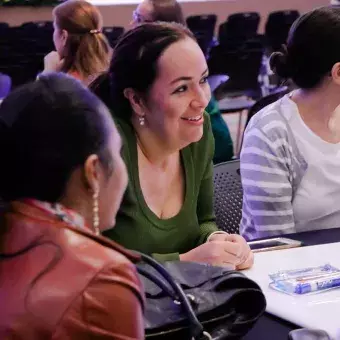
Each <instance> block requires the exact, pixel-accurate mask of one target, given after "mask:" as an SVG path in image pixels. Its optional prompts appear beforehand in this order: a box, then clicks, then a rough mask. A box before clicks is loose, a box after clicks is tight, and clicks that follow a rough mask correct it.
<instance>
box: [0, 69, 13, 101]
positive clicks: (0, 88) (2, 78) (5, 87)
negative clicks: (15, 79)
mask: <svg viewBox="0 0 340 340" xmlns="http://www.w3.org/2000/svg"><path fill="white" fill-rule="evenodd" d="M11 88H12V79H11V77H10V76H8V75H7V74H3V73H0V101H1V100H2V99H4V98H5V97H6V96H7V95H8V94H9V93H10V92H11Z"/></svg>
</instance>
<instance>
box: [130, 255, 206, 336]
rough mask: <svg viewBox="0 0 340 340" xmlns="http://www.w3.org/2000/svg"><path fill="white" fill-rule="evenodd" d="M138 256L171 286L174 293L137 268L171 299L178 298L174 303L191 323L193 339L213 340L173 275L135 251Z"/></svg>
mask: <svg viewBox="0 0 340 340" xmlns="http://www.w3.org/2000/svg"><path fill="white" fill-rule="evenodd" d="M134 252H135V253H136V254H138V255H139V256H140V257H141V259H142V261H143V262H145V263H146V264H148V265H149V266H150V267H152V268H153V269H155V270H156V271H157V272H158V273H159V274H160V275H161V276H162V277H163V278H164V279H165V281H166V282H167V283H168V284H169V286H171V288H172V289H173V293H172V292H171V291H170V290H169V287H167V286H166V285H165V284H164V283H163V282H162V280H160V279H159V278H157V277H156V276H154V275H153V274H152V273H149V272H148V273H147V274H146V273H145V270H144V269H142V268H138V266H137V271H138V272H139V273H140V274H141V275H143V276H146V277H147V278H148V279H149V280H151V281H153V282H154V283H155V284H156V285H157V286H159V287H160V288H161V289H163V290H164V291H165V292H166V293H168V294H169V295H170V297H171V298H173V299H174V297H176V299H175V300H174V303H179V304H180V306H181V307H182V309H183V311H184V312H185V313H186V315H187V317H188V319H189V323H190V326H189V328H190V334H191V337H192V339H193V340H194V339H202V337H203V339H207V340H212V337H211V335H210V334H209V333H207V332H205V331H204V329H203V326H202V324H201V323H200V321H199V320H198V318H197V316H196V314H195V312H194V310H193V308H192V306H191V303H190V301H189V299H188V297H187V296H186V295H185V292H184V290H183V289H182V287H181V286H180V284H178V283H177V282H176V281H175V280H174V279H173V277H172V276H171V274H170V273H169V272H168V270H167V269H166V268H165V267H164V266H163V265H161V264H160V263H158V262H157V261H156V260H154V259H153V258H152V257H150V256H148V255H145V254H142V253H140V252H137V251H134Z"/></svg>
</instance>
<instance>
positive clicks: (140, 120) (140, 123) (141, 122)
mask: <svg viewBox="0 0 340 340" xmlns="http://www.w3.org/2000/svg"><path fill="white" fill-rule="evenodd" d="M138 119H139V125H141V126H143V125H145V118H144V116H140V117H138Z"/></svg>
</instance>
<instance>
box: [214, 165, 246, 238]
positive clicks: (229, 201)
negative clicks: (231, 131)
mask: <svg viewBox="0 0 340 340" xmlns="http://www.w3.org/2000/svg"><path fill="white" fill-rule="evenodd" d="M242 199H243V191H242V184H241V176H240V161H239V160H235V161H230V162H224V163H219V164H216V165H215V166H214V211H215V215H216V223H217V226H218V228H219V229H221V230H224V231H226V232H228V233H232V234H238V233H239V225H240V221H241V217H242Z"/></svg>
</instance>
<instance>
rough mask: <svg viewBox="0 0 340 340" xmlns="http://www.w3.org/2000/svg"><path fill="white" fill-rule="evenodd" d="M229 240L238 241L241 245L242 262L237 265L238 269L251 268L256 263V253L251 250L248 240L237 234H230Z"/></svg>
mask: <svg viewBox="0 0 340 340" xmlns="http://www.w3.org/2000/svg"><path fill="white" fill-rule="evenodd" d="M229 241H231V242H234V243H237V244H238V245H239V246H240V247H241V256H240V263H239V264H238V265H237V266H236V269H238V270H242V269H247V268H250V267H251V266H252V265H253V264H254V253H253V252H252V251H251V249H250V247H249V245H248V243H247V241H246V240H245V239H244V238H243V237H242V236H241V235H237V234H230V235H229Z"/></svg>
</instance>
